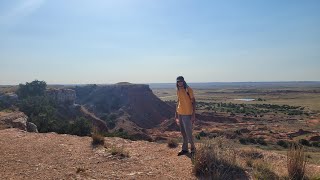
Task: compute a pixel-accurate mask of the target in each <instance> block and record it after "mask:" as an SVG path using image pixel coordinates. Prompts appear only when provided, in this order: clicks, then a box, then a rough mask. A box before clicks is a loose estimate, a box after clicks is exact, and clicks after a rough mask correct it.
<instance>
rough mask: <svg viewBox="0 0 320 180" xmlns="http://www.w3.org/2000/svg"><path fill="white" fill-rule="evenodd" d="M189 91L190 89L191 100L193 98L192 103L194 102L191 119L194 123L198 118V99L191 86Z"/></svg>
mask: <svg viewBox="0 0 320 180" xmlns="http://www.w3.org/2000/svg"><path fill="white" fill-rule="evenodd" d="M189 91H190V92H189V93H190V100H191V103H192V116H191V121H192V123H194V122H195V120H196V99H195V97H194V94H193V90H192V89H191V88H190V89H189Z"/></svg>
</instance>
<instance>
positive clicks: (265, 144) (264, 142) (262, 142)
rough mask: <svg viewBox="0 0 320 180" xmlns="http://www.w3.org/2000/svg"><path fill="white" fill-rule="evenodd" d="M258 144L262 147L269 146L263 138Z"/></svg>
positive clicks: (258, 140)
mask: <svg viewBox="0 0 320 180" xmlns="http://www.w3.org/2000/svg"><path fill="white" fill-rule="evenodd" d="M257 143H258V144H260V145H263V146H267V145H268V144H267V142H266V141H265V140H264V139H261V138H259V139H257Z"/></svg>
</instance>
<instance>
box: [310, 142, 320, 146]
mask: <svg viewBox="0 0 320 180" xmlns="http://www.w3.org/2000/svg"><path fill="white" fill-rule="evenodd" d="M311 145H312V146H313V147H320V142H312V143H311Z"/></svg>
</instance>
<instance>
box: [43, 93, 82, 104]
mask: <svg viewBox="0 0 320 180" xmlns="http://www.w3.org/2000/svg"><path fill="white" fill-rule="evenodd" d="M45 94H46V96H47V97H49V98H50V99H52V100H54V101H55V102H57V103H59V104H69V105H72V104H74V103H75V100H76V92H75V91H74V90H72V89H48V90H46V93H45Z"/></svg>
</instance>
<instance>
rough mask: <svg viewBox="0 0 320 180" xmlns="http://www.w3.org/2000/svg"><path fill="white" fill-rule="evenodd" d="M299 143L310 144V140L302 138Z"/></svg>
mask: <svg viewBox="0 0 320 180" xmlns="http://www.w3.org/2000/svg"><path fill="white" fill-rule="evenodd" d="M299 143H300V144H301V145H303V146H310V142H309V141H308V140H306V139H300V140H299Z"/></svg>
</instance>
